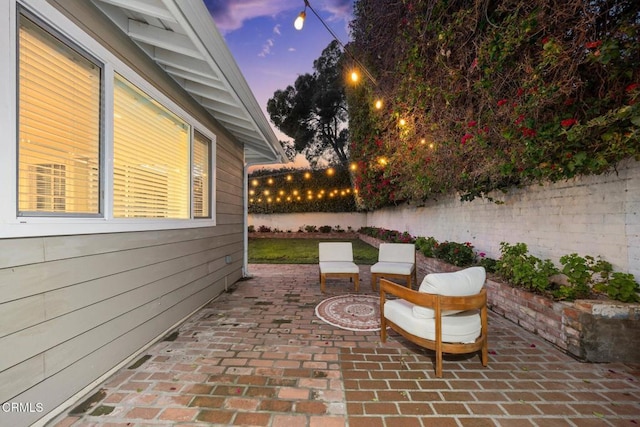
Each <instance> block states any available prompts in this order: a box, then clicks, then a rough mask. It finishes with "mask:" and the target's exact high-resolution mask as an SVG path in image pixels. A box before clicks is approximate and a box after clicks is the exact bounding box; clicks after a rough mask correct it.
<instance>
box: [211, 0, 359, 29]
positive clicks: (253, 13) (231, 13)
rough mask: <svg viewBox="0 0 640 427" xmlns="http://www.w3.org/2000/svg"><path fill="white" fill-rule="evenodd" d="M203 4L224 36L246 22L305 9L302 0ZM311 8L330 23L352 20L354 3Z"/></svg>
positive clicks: (332, 0) (326, 1) (346, 0)
mask: <svg viewBox="0 0 640 427" xmlns="http://www.w3.org/2000/svg"><path fill="white" fill-rule="evenodd" d="M204 3H205V4H206V6H207V9H209V12H210V13H211V16H213V19H214V20H215V22H216V26H217V27H218V29H219V30H220V32H222V33H223V34H226V33H230V32H232V31H234V30H237V29H239V28H242V25H243V24H244V22H245V21H248V20H251V19H253V18H259V17H264V16H270V17H276V16H278V15H279V14H282V13H283V12H291V13H295V14H297V13H298V12H300V11H301V10H302V9H303V8H304V0H296V1H282V0H204ZM310 4H311V6H312V7H313V8H314V9H315V10H316V11H317V12H318V13H320V12H321V11H325V12H329V13H330V16H329V18H328V20H329V21H333V22H335V21H341V20H344V21H345V22H349V21H350V20H351V16H352V12H353V10H352V9H353V0H315V1H314V0H311V1H310ZM278 30H279V29H278Z"/></svg>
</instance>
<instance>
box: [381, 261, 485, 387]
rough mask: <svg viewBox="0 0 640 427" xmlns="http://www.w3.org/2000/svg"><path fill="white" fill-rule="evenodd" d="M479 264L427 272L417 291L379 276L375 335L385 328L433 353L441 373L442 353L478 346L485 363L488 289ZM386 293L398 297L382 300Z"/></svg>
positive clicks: (383, 336) (384, 332) (383, 337)
mask: <svg viewBox="0 0 640 427" xmlns="http://www.w3.org/2000/svg"><path fill="white" fill-rule="evenodd" d="M485 279H486V273H485V270H484V268H483V267H470V268H467V269H464V270H460V271H456V272H453V273H435V274H428V275H427V276H426V277H425V278H424V280H423V281H422V284H421V285H420V288H419V290H418V291H413V290H411V289H407V288H405V287H404V286H400V285H398V284H395V283H393V282H390V281H388V280H386V279H382V280H381V281H380V323H381V325H380V327H381V329H380V339H381V341H382V342H385V341H386V339H387V327H390V328H391V329H393V330H395V331H396V332H398V333H399V334H400V335H402V336H403V337H405V338H406V339H408V340H409V341H411V342H413V343H415V344H417V345H419V346H421V347H425V348H428V349H431V350H434V351H435V352H436V369H435V370H436V376H437V377H442V354H443V353H456V354H458V353H473V352H476V351H480V353H481V356H480V357H481V362H482V366H487V363H488V350H487V291H486V289H484V283H485ZM387 294H390V295H394V296H395V297H397V299H393V300H388V299H386V296H387Z"/></svg>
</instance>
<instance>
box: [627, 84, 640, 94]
mask: <svg viewBox="0 0 640 427" xmlns="http://www.w3.org/2000/svg"><path fill="white" fill-rule="evenodd" d="M638 87H640V83H631V84H630V85H629V86H627V87H626V88H625V89H624V90H625V92H633V91H634V90H636V89H637V88H638Z"/></svg>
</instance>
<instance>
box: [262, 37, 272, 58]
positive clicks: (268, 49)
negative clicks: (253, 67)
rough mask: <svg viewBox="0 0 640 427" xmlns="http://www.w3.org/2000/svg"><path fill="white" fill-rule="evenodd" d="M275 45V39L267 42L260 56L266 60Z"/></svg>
mask: <svg viewBox="0 0 640 427" xmlns="http://www.w3.org/2000/svg"><path fill="white" fill-rule="evenodd" d="M274 44H275V42H274V41H273V39H267V41H266V42H265V43H264V45H263V46H262V51H260V53H259V54H258V56H260V57H262V58H264V57H265V56H267V55H269V54H270V53H271V48H272V47H273V45H274Z"/></svg>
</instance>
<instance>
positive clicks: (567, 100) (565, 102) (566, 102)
mask: <svg viewBox="0 0 640 427" xmlns="http://www.w3.org/2000/svg"><path fill="white" fill-rule="evenodd" d="M574 102H576V100H575V99H573V98H567V99H566V100H565V101H564V105H567V106H568V105H573V103H574Z"/></svg>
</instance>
